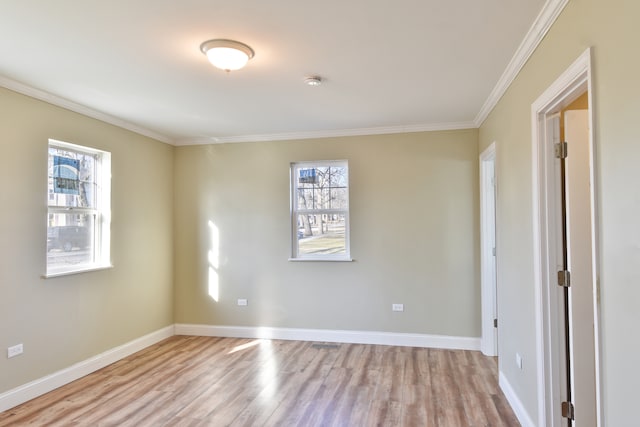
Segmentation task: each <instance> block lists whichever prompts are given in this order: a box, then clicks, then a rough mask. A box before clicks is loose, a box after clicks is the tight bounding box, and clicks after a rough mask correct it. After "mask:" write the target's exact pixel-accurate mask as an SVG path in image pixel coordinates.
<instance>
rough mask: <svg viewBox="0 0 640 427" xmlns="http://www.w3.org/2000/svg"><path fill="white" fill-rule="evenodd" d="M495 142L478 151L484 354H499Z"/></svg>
mask: <svg viewBox="0 0 640 427" xmlns="http://www.w3.org/2000/svg"><path fill="white" fill-rule="evenodd" d="M495 163H496V143H495V142H493V143H492V144H491V145H490V146H489V147H487V148H486V149H485V150H484V151H483V152H482V153H481V154H480V282H481V300H482V338H481V340H480V350H481V351H482V353H483V354H485V355H487V356H497V355H498V332H497V329H496V328H495V327H494V325H493V321H494V319H497V318H498V313H497V309H498V307H497V304H496V301H497V295H496V257H495V252H494V251H495V247H496V186H495V183H496V180H495V169H496V167H495Z"/></svg>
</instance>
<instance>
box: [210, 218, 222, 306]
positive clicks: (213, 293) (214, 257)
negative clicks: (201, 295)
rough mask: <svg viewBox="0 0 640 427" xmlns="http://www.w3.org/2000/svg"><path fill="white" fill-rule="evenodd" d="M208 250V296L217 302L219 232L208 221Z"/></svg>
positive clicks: (218, 292)
mask: <svg viewBox="0 0 640 427" xmlns="http://www.w3.org/2000/svg"><path fill="white" fill-rule="evenodd" d="M208 225H209V251H208V253H207V259H208V261H209V296H210V297H211V298H213V299H214V301H215V302H218V301H219V299H220V280H219V277H218V267H219V263H220V232H219V231H218V227H216V225H215V224H214V223H213V222H211V221H209V224H208Z"/></svg>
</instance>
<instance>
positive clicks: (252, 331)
mask: <svg viewBox="0 0 640 427" xmlns="http://www.w3.org/2000/svg"><path fill="white" fill-rule="evenodd" d="M173 335H196V336H216V337H234V338H256V339H281V340H298V341H320V342H341V343H353V344H378V345H397V346H406V347H426V348H441V349H451V350H476V351H479V350H480V338H474V337H452V336H445V335H424V334H404V333H392V332H369V331H339V330H325V329H292V328H270V327H243V326H213V325H189V324H176V325H171V326H167V327H166V328H163V329H160V330H158V331H155V332H152V333H150V334H148V335H145V336H143V337H140V338H137V339H135V340H133V341H130V342H128V343H126V344H123V345H121V346H118V347H115V348H113V349H111V350H107V351H105V352H104V353H101V354H98V355H97V356H94V357H91V358H89V359H87V360H84V361H82V362H78V363H76V364H74V365H72V366H69V367H68V368H65V369H62V370H60V371H58V372H54V373H53V374H50V375H47V376H45V377H42V378H39V379H37V380H34V381H31V382H29V383H27V384H24V385H21V386H19V387H16V388H14V389H12V390H9V391H6V392H4V393H2V394H0V412H3V411H6V410H7V409H10V408H13V407H14V406H18V405H20V404H22V403H24V402H27V401H29V400H31V399H34V398H36V397H38V396H41V395H43V394H45V393H48V392H50V391H52V390H55V389H56V388H58V387H61V386H63V385H65V384H68V383H70V382H72V381H75V380H77V379H79V378H82V377H84V376H85V375H88V374H90V373H92V372H95V371H97V370H98V369H102V368H104V367H105V366H108V365H110V364H112V363H114V362H117V361H118V360H121V359H123V358H125V357H127V356H129V355H131V354H133V353H135V352H137V351H140V350H142V349H144V348H146V347H149V346H150V345H153V344H155V343H157V342H160V341H162V340H163V339H166V338H169V337H171V336H173ZM505 394H506V393H505ZM530 425H531V426H533V424H530ZM523 426H525V424H524V423H523Z"/></svg>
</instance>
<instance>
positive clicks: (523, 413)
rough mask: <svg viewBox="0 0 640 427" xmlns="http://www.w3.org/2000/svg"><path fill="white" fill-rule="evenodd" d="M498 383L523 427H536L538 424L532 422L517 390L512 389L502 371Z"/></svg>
mask: <svg viewBox="0 0 640 427" xmlns="http://www.w3.org/2000/svg"><path fill="white" fill-rule="evenodd" d="M498 381H499V384H500V388H501V389H502V392H503V393H504V396H505V397H506V398H507V401H508V402H509V405H511V409H513V412H514V413H515V414H516V417H518V421H520V424H521V425H522V427H536V424H535V423H534V422H533V421H532V420H531V417H530V416H529V413H528V412H527V410H526V409H525V408H524V405H523V404H522V401H521V400H520V398H519V397H518V395H517V394H516V392H515V390H513V387H511V384H510V383H509V381H508V380H507V377H505V376H504V374H503V373H502V371H501V372H499V373H498Z"/></svg>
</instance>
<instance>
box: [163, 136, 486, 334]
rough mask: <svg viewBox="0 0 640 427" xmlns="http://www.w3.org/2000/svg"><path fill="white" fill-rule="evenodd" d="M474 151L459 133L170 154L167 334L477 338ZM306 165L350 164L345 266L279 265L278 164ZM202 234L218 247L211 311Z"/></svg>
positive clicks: (283, 190)
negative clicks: (229, 330)
mask: <svg viewBox="0 0 640 427" xmlns="http://www.w3.org/2000/svg"><path fill="white" fill-rule="evenodd" d="M477 139H478V133H477V130H464V131H452V132H432V133H410V134H401V135H384V136H368V137H349V138H334V139H324V140H306V141H287V142H268V143H245V144H227V145H209V146H191V147H179V148H177V149H176V156H175V173H176V185H175V190H176V196H175V197H176V198H175V201H176V203H175V242H176V264H175V273H176V278H175V286H176V288H175V292H176V294H175V295H176V297H175V321H176V323H193V324H210V325H233V326H272V327H290V328H319V329H339V330H366V331H390V332H411V333H424V334H441V335H452V336H462V337H478V336H479V335H480V297H479V295H480V289H479V279H478V277H479V264H478V259H479V256H478V246H479V243H478V234H479V231H478V227H479V225H478V221H479V220H478V148H477ZM317 159H323V160H326V159H336V160H338V159H346V160H348V161H349V168H350V170H349V173H350V185H351V193H350V201H351V215H350V218H351V254H352V257H353V258H354V259H355V262H351V263H349V262H290V261H287V259H288V257H289V255H290V222H289V221H290V217H289V164H290V162H295V161H303V160H317ZM209 221H211V223H212V224H214V225H215V227H217V229H218V231H219V236H220V238H219V247H220V257H219V261H220V265H219V268H218V269H217V274H218V275H219V301H217V302H216V301H215V300H214V299H213V298H212V297H210V296H209V295H208V276H209V273H208V265H209V261H208V259H207V253H208V252H209V250H210V247H211V243H210V231H209V226H208V223H209ZM237 298H247V299H248V300H249V305H248V306H247V307H238V306H237V305H236V300H237ZM392 303H404V304H405V311H404V313H392V312H391V304H392Z"/></svg>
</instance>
